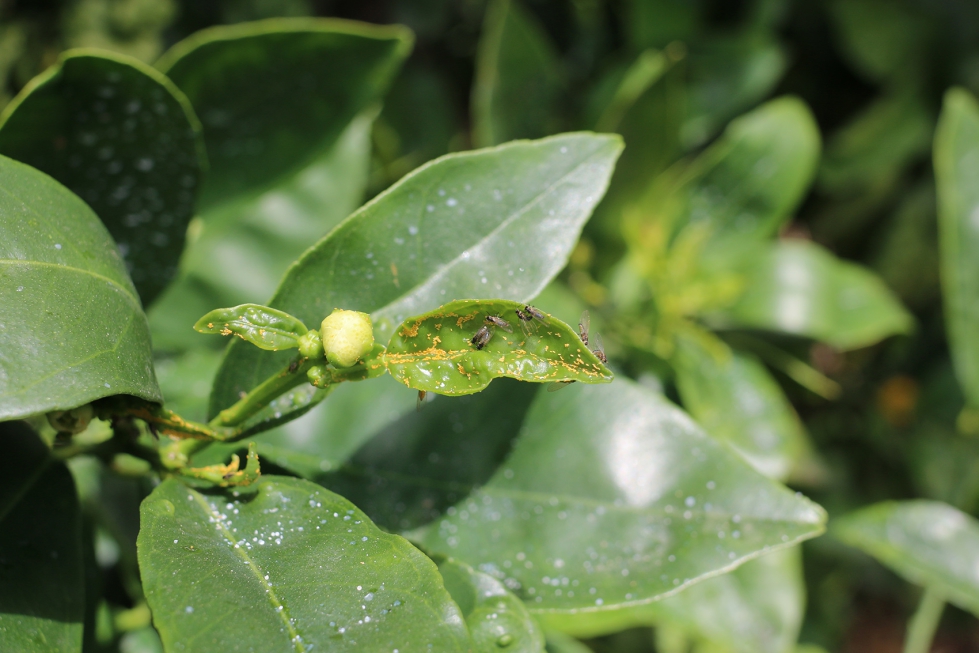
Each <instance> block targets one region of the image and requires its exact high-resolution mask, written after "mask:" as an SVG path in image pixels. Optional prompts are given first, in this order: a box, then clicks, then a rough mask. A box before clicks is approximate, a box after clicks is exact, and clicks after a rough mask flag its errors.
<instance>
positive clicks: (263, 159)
mask: <svg viewBox="0 0 979 653" xmlns="http://www.w3.org/2000/svg"><path fill="white" fill-rule="evenodd" d="M412 40H413V38H412V35H411V32H409V31H408V30H407V29H405V28H403V27H399V26H384V27H381V26H375V25H367V24H364V23H356V22H352V21H344V20H336V19H313V18H299V19H286V18H278V19H269V20H263V21H256V22H252V23H242V24H238V25H222V26H218V27H212V28H209V29H205V30H201V31H199V32H196V33H195V34H194V35H192V36H191V37H189V38H187V39H185V40H184V41H181V42H180V43H178V44H177V45H175V46H173V48H171V49H170V50H169V51H168V52H167V53H166V54H165V55H163V57H162V58H161V59H160V61H159V62H158V63H157V67H158V68H159V69H160V70H162V71H164V72H165V73H166V74H167V75H168V76H169V77H170V78H171V79H172V80H173V81H174V83H175V84H176V85H177V86H178V87H180V89H181V90H182V91H183V92H184V93H186V95H187V97H188V98H189V99H190V102H191V104H192V105H193V107H194V110H195V111H197V114H198V115H199V116H200V118H201V123H202V124H203V127H204V142H205V143H206V145H207V151H208V156H209V159H210V164H211V168H210V172H209V173H208V176H207V179H206V180H205V183H204V186H203V187H202V189H201V201H200V206H201V210H202V211H205V212H206V211H209V210H211V209H213V208H214V207H215V205H217V204H219V203H223V202H227V201H230V200H232V199H235V198H237V197H240V196H250V195H257V194H258V193H260V192H262V191H264V190H267V189H268V188H270V187H271V186H273V185H275V184H276V183H277V182H279V181H280V180H282V179H284V178H288V177H291V176H293V175H294V174H295V173H296V172H298V171H299V170H302V169H303V168H305V167H306V166H308V165H309V164H310V163H312V162H313V161H314V160H315V159H316V158H317V157H318V156H319V155H320V154H322V153H323V152H324V151H326V150H327V149H329V148H330V146H332V145H333V143H334V142H335V141H336V140H337V138H339V136H340V134H341V133H342V132H343V130H344V129H345V128H346V126H347V124H349V123H350V121H351V120H353V118H354V116H356V115H357V114H358V113H360V112H361V111H362V110H363V109H364V108H365V107H367V106H368V105H370V104H371V103H373V102H375V101H377V100H378V99H380V97H381V95H382V93H383V91H384V90H385V89H386V88H387V86H388V84H389V83H390V80H391V78H392V77H393V76H394V74H395V73H396V72H397V70H398V68H399V67H400V66H401V62H402V60H403V59H404V57H405V56H407V54H408V52H409V51H410V50H411V45H412ZM324 71H342V74H324ZM298 100H301V101H298Z"/></svg>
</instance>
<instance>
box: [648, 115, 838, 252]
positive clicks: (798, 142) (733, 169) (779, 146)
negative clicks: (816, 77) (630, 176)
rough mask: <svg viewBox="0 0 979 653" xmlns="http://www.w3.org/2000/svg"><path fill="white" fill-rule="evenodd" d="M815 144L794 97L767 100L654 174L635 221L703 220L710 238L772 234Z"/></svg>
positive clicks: (678, 224)
mask: <svg viewBox="0 0 979 653" xmlns="http://www.w3.org/2000/svg"><path fill="white" fill-rule="evenodd" d="M819 149H820V140H819V130H818V128H817V127H816V123H815V120H814V119H813V116H812V114H811V113H810V111H809V109H808V108H807V107H806V105H805V104H803V103H802V102H801V101H800V100H798V99H797V98H793V97H783V98H780V99H777V100H772V101H771V102H768V103H767V104H764V105H762V106H761V107H759V108H758V109H756V110H754V111H752V112H751V113H748V114H745V115H743V116H741V117H740V118H738V119H736V120H734V121H732V122H731V124H730V125H728V127H727V129H726V130H725V132H724V134H723V135H722V136H721V137H720V138H719V139H718V140H717V141H716V142H715V143H714V144H713V145H711V146H710V147H709V148H708V149H707V150H705V151H704V152H703V153H702V154H700V155H699V156H698V157H697V158H695V159H693V160H692V161H690V162H689V163H686V164H681V165H678V166H675V167H674V168H672V169H670V170H669V171H667V172H666V173H664V174H663V175H662V176H661V177H660V178H659V179H657V180H656V181H655V182H654V184H653V185H652V187H651V188H650V191H649V193H648V194H647V197H646V198H645V199H644V200H643V202H642V205H641V206H642V211H643V212H644V213H642V214H640V215H639V216H637V219H639V220H640V221H642V222H654V223H657V222H658V223H662V224H663V225H665V226H666V228H667V229H669V230H671V231H676V230H678V229H680V228H682V227H684V226H685V225H687V224H699V225H706V226H707V227H708V228H709V229H710V231H711V232H712V234H713V236H714V237H715V238H716V239H717V240H721V239H722V238H725V237H732V236H748V237H764V236H771V235H773V234H774V233H775V232H776V231H777V230H778V228H779V227H780V226H781V225H782V224H783V223H784V222H785V220H786V219H787V218H789V217H790V216H791V214H792V211H794V210H795V208H796V206H797V205H798V204H799V202H801V201H802V198H803V196H804V195H805V193H806V191H807V190H808V189H809V185H810V183H811V182H812V179H813V176H814V174H815V172H816V165H817V162H818V160H819Z"/></svg>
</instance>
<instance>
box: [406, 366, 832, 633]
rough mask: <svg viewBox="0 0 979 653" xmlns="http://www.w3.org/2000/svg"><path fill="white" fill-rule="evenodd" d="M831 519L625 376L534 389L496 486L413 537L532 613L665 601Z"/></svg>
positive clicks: (496, 476)
mask: <svg viewBox="0 0 979 653" xmlns="http://www.w3.org/2000/svg"><path fill="white" fill-rule="evenodd" d="M824 521H825V513H824V512H823V510H822V509H821V508H820V507H819V506H817V505H815V504H813V503H812V502H810V501H808V500H807V499H805V498H803V497H802V496H800V495H797V494H795V493H793V492H791V491H789V490H788V489H787V488H785V487H783V486H781V485H779V484H778V483H775V482H774V481H771V480H769V479H767V478H765V477H764V476H762V475H760V474H758V473H757V472H756V471H754V470H753V469H752V468H751V467H750V466H749V465H748V464H747V463H746V462H744V461H743V460H742V459H741V458H740V457H739V456H737V455H736V454H734V453H733V452H731V451H730V450H728V449H727V448H726V447H724V446H723V445H721V444H719V443H717V442H716V441H714V440H713V439H711V438H710V437H708V436H707V435H705V434H704V432H703V431H701V430H700V428H699V427H697V425H696V424H694V423H693V421H692V420H691V419H690V418H689V417H687V416H686V415H685V414H684V413H683V412H682V411H680V410H679V409H677V408H676V407H675V406H673V405H672V404H670V403H669V402H668V401H666V399H664V398H663V397H662V396H661V395H658V394H657V393H655V392H653V391H650V390H647V389H645V388H643V387H641V386H639V385H637V384H635V383H633V382H631V381H628V380H625V379H619V380H617V381H615V382H614V383H611V384H608V385H599V386H585V385H582V384H574V385H572V386H570V387H569V388H567V389H566V390H562V391H561V392H539V393H537V396H536V399H535V401H534V404H533V406H532V407H531V409H530V412H529V413H528V415H527V417H526V419H525V421H524V424H523V428H522V430H521V432H520V437H519V439H518V441H517V443H516V444H515V446H514V449H513V452H512V453H511V454H510V457H509V458H508V459H507V460H506V461H504V462H503V464H502V465H501V468H500V469H499V470H498V471H497V472H496V473H495V474H494V476H493V477H492V478H491V479H490V480H489V482H488V483H486V484H485V485H483V486H482V487H481V488H479V489H477V490H475V491H474V492H473V493H472V494H470V495H469V497H468V498H466V499H464V500H462V501H460V502H459V503H457V504H456V505H455V506H453V507H451V508H449V509H448V510H447V511H446V512H445V514H444V515H443V516H442V517H440V518H439V519H437V520H436V521H434V522H432V523H431V524H429V525H428V526H426V527H424V528H423V529H419V530H416V531H413V532H411V533H410V537H412V538H416V539H417V541H419V542H421V543H422V545H423V546H425V547H426V548H427V549H428V550H430V551H433V552H435V553H441V554H444V555H451V556H453V557H455V558H458V559H460V560H463V561H465V562H466V563H467V564H470V565H472V566H473V567H474V568H476V569H478V570H479V571H482V572H485V573H488V574H490V575H492V576H494V577H496V578H497V579H499V580H502V581H503V582H504V584H505V585H506V586H507V588H509V589H510V590H511V591H512V592H514V593H515V594H517V596H519V597H520V598H522V599H523V600H524V601H526V602H527V603H528V606H529V607H530V609H531V612H535V613H537V612H540V613H567V614H576V613H580V612H591V611H605V610H615V609H618V608H621V607H624V606H629V605H639V604H644V603H648V602H650V601H653V600H656V599H659V598H663V597H664V596H666V595H668V594H673V593H675V592H679V591H680V590H681V589H682V588H685V587H687V586H689V585H691V584H693V583H695V582H697V581H700V580H705V579H706V578H709V577H712V576H716V575H718V574H720V573H723V572H726V571H730V570H732V569H734V568H736V567H738V566H739V565H740V564H742V563H743V562H746V561H748V560H750V559H753V558H756V557H758V556H759V555H761V554H762V553H765V552H768V551H771V550H773V549H778V548H784V547H787V546H790V545H792V544H793V543H796V542H799V541H801V540H805V539H808V538H810V537H814V536H816V535H818V534H819V533H820V532H821V531H822V528H823V522H824Z"/></svg>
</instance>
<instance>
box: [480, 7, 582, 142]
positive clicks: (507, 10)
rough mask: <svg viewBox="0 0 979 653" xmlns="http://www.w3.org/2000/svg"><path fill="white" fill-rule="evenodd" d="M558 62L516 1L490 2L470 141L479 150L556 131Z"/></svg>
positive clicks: (540, 30) (559, 87)
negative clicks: (474, 143)
mask: <svg viewBox="0 0 979 653" xmlns="http://www.w3.org/2000/svg"><path fill="white" fill-rule="evenodd" d="M562 86H563V84H562V78H561V68H560V61H559V59H558V55H557V52H556V51H555V49H554V46H553V45H552V44H551V42H550V39H549V38H548V36H547V33H546V32H544V30H543V28H542V27H541V26H540V25H538V24H537V21H536V20H535V19H534V17H533V15H531V14H529V13H528V12H527V11H526V10H525V9H523V7H521V6H520V4H519V2H518V0H493V1H492V2H490V3H488V5H487V9H486V19H485V20H484V22H483V34H482V36H481V37H480V40H479V49H478V51H477V54H476V75H475V79H474V80H473V90H472V114H473V140H474V141H475V142H476V143H477V144H478V145H479V146H487V145H497V144H499V143H503V142H505V141H510V140H513V139H515V138H540V137H541V136H546V135H547V134H550V133H553V132H555V131H557V129H555V118H556V116H555V113H556V112H557V109H558V100H559V99H560V94H561V90H562Z"/></svg>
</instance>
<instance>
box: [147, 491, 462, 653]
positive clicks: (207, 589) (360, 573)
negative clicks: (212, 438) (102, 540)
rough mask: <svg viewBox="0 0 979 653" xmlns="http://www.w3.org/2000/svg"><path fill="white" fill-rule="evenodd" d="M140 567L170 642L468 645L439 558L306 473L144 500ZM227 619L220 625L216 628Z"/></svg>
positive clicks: (193, 645) (387, 647) (201, 647)
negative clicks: (301, 476)
mask: <svg viewBox="0 0 979 653" xmlns="http://www.w3.org/2000/svg"><path fill="white" fill-rule="evenodd" d="M141 515H142V519H141V522H142V527H141V530H140V533H139V541H138V546H139V566H140V573H141V575H142V578H143V586H144V589H145V592H146V598H147V601H148V602H149V605H150V608H151V609H152V611H153V620H154V624H155V625H156V628H157V630H158V631H159V632H160V636H161V637H162V639H163V643H164V646H165V648H166V649H167V650H185V651H201V652H204V651H208V652H209V651H216V650H221V651H254V650H262V651H295V652H297V653H302V652H304V651H307V650H309V648H310V647H312V648H313V650H321V651H352V650H357V651H363V650H370V651H393V650H395V649H398V650H399V651H400V652H401V653H406V652H409V651H432V650H436V651H468V650H469V648H470V640H469V635H468V633H467V632H466V627H465V623H464V621H463V617H462V615H461V614H460V612H459V608H458V607H457V606H456V605H455V603H454V602H453V601H452V599H451V598H450V597H449V594H448V592H446V590H445V587H444V586H443V584H442V579H441V577H440V576H439V574H438V570H437V568H436V566H435V564H434V563H433V562H432V561H431V560H429V559H428V558H427V557H426V556H425V555H424V554H422V552H421V551H418V550H417V549H415V548H414V547H412V546H411V545H410V544H409V543H408V542H406V541H405V540H403V539H402V538H400V537H398V536H397V535H390V534H388V533H384V532H383V531H381V530H380V529H378V528H377V527H376V526H374V525H373V524H372V523H371V522H370V520H369V519H367V517H366V516H365V515H364V514H363V513H362V512H360V511H359V510H357V509H356V508H355V507H354V506H353V504H351V503H350V502H349V501H347V500H345V499H344V498H342V497H340V496H337V495H335V494H333V493H331V492H329V491H327V490H325V489H323V488H322V487H320V486H318V485H315V484H313V483H310V482H308V481H303V480H300V479H295V478H289V477H280V476H263V477H262V478H261V479H260V480H259V481H258V482H257V483H256V484H254V485H253V486H250V487H249V488H248V489H247V491H246V490H239V491H236V492H223V493H214V492H208V493H202V492H200V491H198V490H195V489H192V488H189V487H187V486H185V485H182V484H181V483H179V482H177V481H176V480H173V479H171V480H168V481H165V482H164V483H163V484H161V485H160V486H159V487H157V488H156V489H155V490H154V491H153V494H151V495H150V496H149V497H147V499H146V500H145V501H144V502H143V506H142V509H141ZM216 626H219V627H216Z"/></svg>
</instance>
